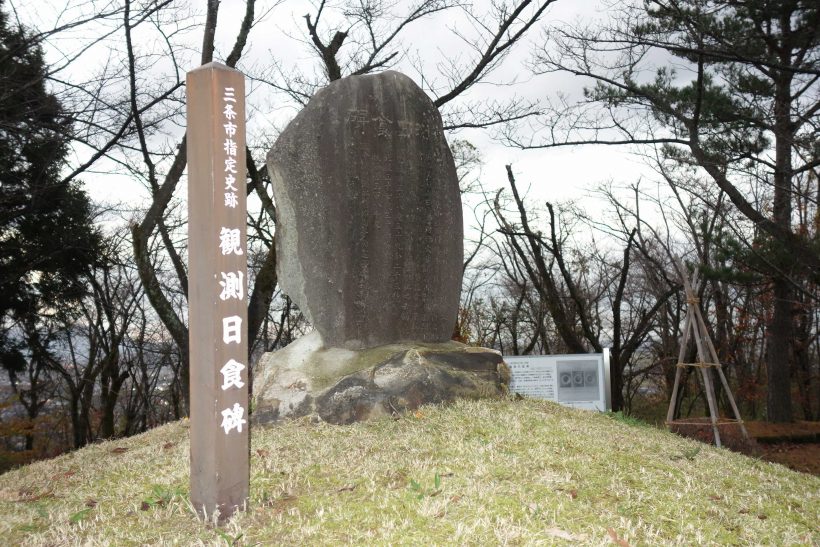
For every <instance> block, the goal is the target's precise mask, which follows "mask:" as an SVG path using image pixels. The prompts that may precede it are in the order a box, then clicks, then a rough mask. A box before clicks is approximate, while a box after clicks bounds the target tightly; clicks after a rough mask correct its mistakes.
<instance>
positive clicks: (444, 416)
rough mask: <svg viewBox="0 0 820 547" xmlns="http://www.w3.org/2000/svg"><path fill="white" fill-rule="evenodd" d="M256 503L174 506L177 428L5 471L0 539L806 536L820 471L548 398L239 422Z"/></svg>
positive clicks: (704, 540)
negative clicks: (220, 510) (218, 521)
mask: <svg viewBox="0 0 820 547" xmlns="http://www.w3.org/2000/svg"><path fill="white" fill-rule="evenodd" d="M252 445H253V447H252V468H251V475H252V477H251V505H250V508H249V510H248V511H247V512H244V513H240V514H239V515H238V516H236V517H235V518H234V519H232V520H231V521H229V522H228V523H227V524H226V525H225V526H223V527H222V528H216V527H214V526H212V525H209V524H204V523H201V522H199V521H198V520H197V519H196V518H195V517H194V514H193V512H192V510H191V507H190V503H189V501H188V499H187V489H188V430H187V424H186V422H184V421H183V422H177V423H173V424H169V425H166V426H163V427H160V428H158V429H155V430H153V431H150V432H148V433H146V434H144V435H140V436H137V437H132V438H129V439H123V440H119V441H114V442H108V443H102V444H97V445H94V446H89V447H87V448H85V449H83V450H79V451H77V452H73V453H70V454H66V455H64V456H61V457H59V458H56V459H54V460H50V461H44V462H38V463H35V464H32V465H30V466H27V467H24V468H21V469H18V470H15V471H12V472H9V473H6V474H5V475H2V476H0V512H2V519H0V537H2V538H3V543H4V544H9V545H17V544H32V545H46V544H48V545H53V544H66V542H68V544H77V543H81V544H91V545H100V544H105V545H108V544H110V545H129V544H174V543H178V544H183V545H188V544H192V543H196V542H202V543H205V544H223V545H224V544H226V543H227V544H235V545H253V544H259V543H261V544H264V545H277V544H294V543H297V542H299V543H304V544H306V545H317V544H325V545H338V544H350V543H353V544H361V545H372V544H412V545H430V544H437V545H442V544H446V545H464V544H482V545H486V544H544V543H546V544H552V543H573V544H577V543H582V544H605V543H607V542H612V543H614V544H617V545H627V544H630V545H637V544H654V545H659V544H665V545H668V544H683V545H693V544H699V543H701V544H709V543H712V544H730V543H735V544H736V543H740V544H755V545H759V544H805V545H811V544H815V545H816V544H817V543H818V542H820V530H819V529H818V522H820V478H817V477H813V476H810V475H805V474H801V473H797V472H793V471H790V470H788V469H786V468H784V467H781V466H779V465H776V464H770V463H766V462H763V461H759V460H754V459H750V458H747V457H745V456H742V455H739V454H735V453H732V452H728V451H726V450H722V449H716V448H713V447H710V446H707V445H703V444H699V443H697V442H694V441H690V440H686V439H682V438H679V437H676V436H674V435H672V434H669V433H667V432H665V431H661V430H659V429H655V428H652V427H647V426H641V425H630V424H628V423H624V422H623V421H619V420H617V419H615V418H613V417H611V416H606V415H601V414H593V413H586V412H584V411H576V410H570V409H567V408H563V407H560V406H558V405H556V404H554V403H550V402H543V401H533V400H525V401H481V402H460V403H458V404H455V405H452V406H449V407H445V408H434V407H430V408H425V409H423V410H421V411H419V412H417V413H415V414H413V415H408V416H406V417H403V418H400V419H396V420H390V419H386V420H383V421H378V422H373V423H367V424H357V425H353V426H330V425H326V424H312V423H310V421H309V420H304V421H298V422H292V423H288V424H285V425H282V426H277V427H266V428H262V427H255V428H253V430H252Z"/></svg>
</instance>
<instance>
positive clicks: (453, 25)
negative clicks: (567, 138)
mask: <svg viewBox="0 0 820 547" xmlns="http://www.w3.org/2000/svg"><path fill="white" fill-rule="evenodd" d="M106 3H107V2H95V3H94V4H95V6H96V9H103V8H104V6H105V4H106ZM84 4H85V2H84V1H83V0H73V1H66V0H64V1H60V0H43V1H37V2H32V1H30V0H7V8H9V9H13V10H14V11H16V13H17V15H18V16H19V18H20V20H21V21H22V22H23V23H24V24H26V25H29V26H32V27H35V28H47V27H48V26H49V25H53V24H55V23H57V22H58V17H59V20H60V21H62V22H65V21H67V20H71V19H72V18H76V17H78V16H79V15H80V13H81V12H82V11H85V12H87V11H88V7H87V6H86V7H83V8H82V9H80V8H78V7H77V6H80V5H84ZM488 4H489V3H488V2H485V1H484V0H480V1H477V2H475V3H474V4H473V7H472V9H471V12H473V13H482V12H483V11H484V10H486V9H488ZM204 5H205V0H197V1H193V0H192V1H191V2H189V4H188V8H187V10H188V11H189V12H190V13H191V14H193V18H192V19H190V20H184V23H181V24H180V27H179V29H178V34H177V35H176V36H175V37H174V39H175V40H176V41H177V43H178V44H179V45H180V46H181V47H179V50H180V51H179V59H180V60H181V65H182V66H183V68H184V69H185V70H190V69H193V68H195V66H196V63H197V62H198V56H199V48H200V47H201V46H200V44H201V40H202V28H203V26H204V25H203V23H204V19H203V15H204V11H205V9H204ZM257 5H258V7H257V14H258V15H261V14H265V16H264V18H263V19H262V20H261V21H260V22H258V23H257V24H256V26H255V27H254V29H253V30H252V32H251V34H250V37H249V40H248V46H247V47H246V50H245V54H244V56H243V59H242V61H241V63H240V67H239V68H243V67H247V70H248V71H249V72H250V71H252V70H258V69H260V67H262V68H263V67H265V66H266V65H269V64H270V62H271V59H272V58H276V59H278V60H279V61H280V62H281V63H282V64H283V66H286V67H288V66H292V67H294V69H295V68H301V69H302V70H305V71H311V70H313V69H312V68H311V67H312V66H315V61H316V57H315V53H313V52H312V51H311V50H310V48H309V47H308V46H306V44H305V43H304V40H305V30H304V19H303V16H304V15H305V14H306V13H315V8H314V7H312V5H311V3H310V2H307V1H305V0H284V1H283V2H281V3H280V4H278V5H275V6H274V4H273V2H270V1H268V2H266V1H259V2H258V4H257ZM403 5H406V3H402V1H400V2H399V3H398V4H397V6H400V7H401V6H403ZM66 6H68V8H69V9H68V10H64V8H65V7H66ZM244 7H245V2H244V0H222V2H221V6H220V12H219V25H218V33H217V40H216V43H217V55H216V58H218V59H221V58H224V56H225V55H226V53H227V51H229V49H230V47H231V45H232V43H233V39H234V36H235V34H236V31H237V29H238V27H239V23H240V21H241V17H242V15H243V12H244ZM269 8H272V9H271V10H270V11H269ZM182 15H185V12H184V11H183V12H182V13H180V17H181V16H182ZM604 16H605V11H604V9H603V7H602V6H601V4H600V3H599V2H598V1H596V0H560V1H558V2H557V3H556V4H554V5H553V6H551V7H550V8H549V10H548V11H547V14H546V16H545V17H544V18H543V22H542V24H541V28H543V27H544V26H545V25H548V24H554V23H556V22H560V21H564V22H569V21H573V20H583V21H590V20H592V19H593V18H597V17H604ZM326 19H327V20H326V23H327V25H326V26H325V27H324V31H325V33H328V32H329V31H330V29H331V26H332V25H331V23H332V22H333V21H332V19H329V18H326ZM541 28H539V29H536V30H533V31H531V33H530V34H529V36H528V38H527V39H525V40H524V41H523V42H522V43H520V44H518V46H517V47H516V49H515V50H514V51H513V52H512V53H511V55H510V56H509V57H508V58H507V59H506V60H505V62H504V64H503V65H502V67H501V69H500V70H497V71H496V72H494V73H493V74H492V76H491V77H490V81H489V82H487V83H485V84H482V85H480V86H476V87H475V88H474V89H472V90H471V91H470V95H469V97H470V98H471V99H481V100H492V99H494V98H503V97H509V96H510V94H511V88H510V87H509V86H507V85H501V84H506V83H508V82H516V84H515V86H514V92H515V94H516V95H517V96H519V97H521V98H522V99H532V100H542V99H544V98H548V97H550V96H554V95H555V93H557V92H559V91H560V92H563V93H566V94H568V95H570V96H574V95H577V94H578V93H579V92H580V90H581V89H582V86H583V85H584V84H585V82H583V81H582V80H581V79H580V78H576V77H572V76H569V75H549V76H537V77H535V76H532V75H531V73H530V71H529V69H528V67H527V62H528V61H529V60H530V58H531V55H532V51H533V49H534V48H535V47H537V46H538V45H539V44H541V43H543V40H542V30H541ZM89 29H90V27H85V28H83V29H82V30H81V31H80V32H81V34H72V33H65V34H63V35H61V36H60V37H59V39H56V40H52V41H50V42H49V44H48V46H47V49H46V53H47V58H48V60H49V62H50V63H52V64H53V63H59V62H60V60H61V59H62V58H64V56H65V55H66V52H68V51H73V50H77V49H78V48H79V47H80V46H78V44H83V43H86V42H87V41H88V38H89V37H90V36H89V32H90V30H89ZM453 29H455V30H458V31H460V32H462V33H464V34H468V35H469V32H470V28H469V25H468V21H467V20H466V19H464V18H461V19H459V18H455V19H453V18H452V12H445V13H444V14H442V15H439V16H436V17H433V18H430V19H427V20H424V21H420V22H417V23H415V24H414V25H412V26H411V27H410V28H409V29H408V31H407V33H406V34H405V38H404V40H403V44H404V45H405V46H406V47H407V51H409V52H410V53H411V54H412V55H417V56H418V57H419V58H420V59H421V62H419V61H415V60H413V59H410V58H407V57H405V58H404V59H402V60H401V61H400V62H399V63H398V64H397V65H396V66H395V67H394V68H395V69H397V70H400V71H403V72H405V73H406V74H408V75H409V76H410V77H412V78H414V79H415V80H417V82H418V81H420V79H421V74H422V73H423V74H424V77H426V78H431V77H433V76H434V75H435V72H436V70H437V67H438V64H439V63H442V62H443V60H444V59H446V58H452V57H453V56H462V58H464V59H465V60H466V59H469V55H470V51H469V48H468V47H467V46H466V45H465V44H464V43H463V42H462V41H460V40H459V38H458V37H456V36H455V35H454V34H453V33H452V32H451V30H453ZM100 30H101V29H100V28H99V27H98V28H97V30H95V31H94V32H99V31H100ZM320 30H322V29H321V28H320ZM334 30H335V29H334ZM92 34H93V32H92ZM137 39H138V40H139V39H143V40H144V42H143V43H144V45H143V46H138V47H144V48H152V47H159V46H157V44H156V43H153V44H152V43H150V41H151V40H155V39H156V38H151V37H149V36H148V35H147V34H146V35H139V36H137ZM112 40H114V41H113V42H112V41H108V42H102V43H100V44H98V45H96V46H94V47H93V48H91V49H89V50H88V51H86V52H85V53H84V54H83V56H82V62H75V63H73V64H72V65H71V66H70V67H69V69H68V70H66V71H65V72H64V73H62V74H61V78H63V79H67V80H74V81H81V79H82V77H83V73H84V72H88V71H91V72H93V71H94V70H97V69H98V68H99V65H100V64H101V63H104V62H105V61H106V59H108V58H109V55H108V53H109V50H110V49H111V48H112V47H116V46H117V43H116V42H117V41H120V42H121V41H122V37H121V33H119V34H117V35H116V36H114V37H113V38H112ZM145 40H147V41H145ZM186 64H187V65H190V66H185V65H186ZM161 65H162V63H158V67H161ZM158 70H161V68H158ZM160 77H161V76H160ZM248 88H249V91H250V92H251V97H250V98H249V116H250V117H251V119H250V120H249V131H250V132H251V133H256V134H257V135H258V134H259V133H260V132H262V133H264V134H265V136H267V135H268V134H275V128H280V129H281V128H282V127H283V126H284V124H286V123H287V121H288V120H289V119H291V118H292V117H293V116H294V115H295V114H296V112H297V109H296V108H295V107H294V105H293V103H288V102H286V101H284V100H283V98H281V97H278V98H277V97H272V96H271V94H270V93H269V92H268V89H267V88H265V86H262V85H258V84H253V83H252V82H249V85H248ZM277 101H278V102H277ZM170 132H171V133H174V132H175V133H176V135H171V138H170V139H169V142H171V141H173V140H174V138H178V136H179V135H181V133H182V128H177V129H176V130H172V131H170ZM273 136H275V135H271V138H272V137H273ZM450 138H460V139H467V140H469V141H470V142H471V143H473V144H474V145H476V146H477V147H478V148H479V150H480V153H481V155H482V158H483V160H484V165H483V167H482V173H481V180H482V181H483V183H484V185H485V186H486V187H488V188H492V187H497V186H499V185H504V184H506V173H505V169H504V166H505V165H506V164H513V166H514V169H515V172H516V173H517V176H518V179H519V182H520V183H521V184H522V185H523V186H526V185H530V184H531V185H532V188H533V192H532V195H533V196H534V197H536V198H537V199H538V200H542V199H549V200H553V201H560V200H566V199H576V200H583V199H586V196H587V195H588V191H589V189H590V188H592V187H594V186H595V185H596V184H598V183H601V182H604V181H608V180H614V181H616V182H623V183H630V182H633V181H634V180H636V179H637V178H639V177H641V176H642V175H644V176H646V175H647V174H648V170H647V169H646V168H645V167H643V165H642V162H641V161H640V159H638V158H637V157H636V156H633V155H630V154H629V153H628V151H627V150H625V149H619V148H612V147H603V146H597V147H583V148H560V149H554V150H530V151H521V150H516V149H512V148H509V147H505V146H503V145H501V144H499V143H498V142H496V141H494V140H493V139H492V138H491V135H490V134H488V132H487V131H480V130H462V131H459V132H457V133H456V134H451V135H450ZM249 142H253V140H252V139H251V138H249ZM87 153H88V151H87V150H86V151H83V150H82V149H78V150H77V160H80V159H82V157H83V156H84V155H85V154H87ZM99 168H100V169H99V170H98V171H97V172H95V173H93V174H86V175H84V176H83V179H84V181H85V183H86V185H87V189H88V191H89V193H90V194H91V195H92V197H93V198H94V199H96V200H103V201H112V200H113V201H116V200H120V199H128V200H129V201H132V202H133V201H138V200H141V199H145V198H146V197H147V194H146V192H145V190H144V188H142V187H141V186H140V185H139V184H137V183H134V182H132V181H129V180H128V178H127V177H124V176H117V175H114V174H112V173H111V172H110V171H106V169H107V168H106V165H105V164H100V166H99ZM100 171H102V172H100ZM111 171H113V169H112V170H111Z"/></svg>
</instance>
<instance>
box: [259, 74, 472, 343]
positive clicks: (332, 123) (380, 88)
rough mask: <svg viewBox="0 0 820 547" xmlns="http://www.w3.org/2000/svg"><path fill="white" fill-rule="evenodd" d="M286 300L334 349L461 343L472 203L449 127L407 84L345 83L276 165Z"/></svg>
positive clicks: (317, 101)
mask: <svg viewBox="0 0 820 547" xmlns="http://www.w3.org/2000/svg"><path fill="white" fill-rule="evenodd" d="M268 169H269V171H270V174H271V177H272V180H273V191H274V197H275V199H276V204H277V219H276V220H277V225H276V229H277V233H276V245H277V259H278V264H277V272H278V276H279V283H280V284H281V286H282V289H283V291H284V292H285V293H286V294H288V295H289V296H290V297H291V299H292V300H293V301H294V302H295V303H296V304H297V305H298V306H299V308H300V309H301V310H302V311H303V312H304V313H305V314H306V315H307V317H308V318H309V319H310V321H311V322H312V323H313V325H314V326H315V327H316V329H317V330H318V331H319V333H320V335H321V338H322V341H323V343H324V345H325V347H339V348H347V349H358V348H368V347H374V346H379V345H383V344H391V343H396V342H403V341H417V342H442V341H446V340H449V339H450V336H451V333H452V329H453V325H454V323H455V320H456V314H457V312H458V302H459V293H460V289H461V272H462V260H463V248H462V217H461V199H460V194H459V189H458V181H457V178H456V171H455V166H454V164H453V158H452V155H451V154H450V150H449V148H448V146H447V142H446V140H445V138H444V133H443V131H442V125H441V118H440V116H439V113H438V111H437V110H436V108H435V106H434V105H433V103H432V102H431V101H430V99H429V98H428V97H427V95H426V94H425V93H424V92H423V91H422V90H421V89H420V88H419V87H418V86H417V85H416V84H415V83H414V82H413V81H412V80H411V79H410V78H408V77H407V76H404V75H403V74H399V73H397V72H384V73H382V74H378V75H371V76H351V77H348V78H344V79H341V80H338V81H336V82H333V83H332V84H330V85H329V86H327V87H326V88H324V89H322V90H321V91H319V92H318V93H316V95H315V96H314V97H313V98H312V99H311V100H310V102H309V103H308V105H307V107H306V108H304V109H303V110H302V111H301V112H300V113H299V114H298V115H297V116H296V118H295V119H294V120H293V121H292V122H291V123H290V124H289V125H288V127H287V128H286V129H285V130H284V131H283V132H282V134H281V136H280V137H279V139H278V140H277V141H276V144H275V145H274V146H273V148H272V149H271V151H270V153H269V154H268Z"/></svg>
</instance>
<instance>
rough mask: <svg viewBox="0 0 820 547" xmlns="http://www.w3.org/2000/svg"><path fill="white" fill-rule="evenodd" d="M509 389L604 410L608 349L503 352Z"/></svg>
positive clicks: (607, 402)
mask: <svg viewBox="0 0 820 547" xmlns="http://www.w3.org/2000/svg"><path fill="white" fill-rule="evenodd" d="M504 362H505V363H507V365H508V366H509V367H510V372H511V373H512V380H511V381H510V391H511V392H513V393H518V394H519V395H524V396H527V397H535V398H538V399H549V400H550V401H556V402H558V403H561V404H562V405H566V406H571V407H574V408H583V409H586V410H597V411H599V412H604V411H607V410H610V409H611V408H612V404H611V402H610V397H609V392H610V382H609V350H608V349H605V350H604V353H580V354H574V355H505V356H504Z"/></svg>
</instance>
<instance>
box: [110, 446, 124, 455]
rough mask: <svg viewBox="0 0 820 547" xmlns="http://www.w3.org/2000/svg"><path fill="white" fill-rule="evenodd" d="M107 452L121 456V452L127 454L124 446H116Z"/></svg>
mask: <svg viewBox="0 0 820 547" xmlns="http://www.w3.org/2000/svg"><path fill="white" fill-rule="evenodd" d="M109 452H111V453H112V454H122V453H123V452H128V449H127V448H126V447H124V446H118V447H117V448H112V449H111V450H109Z"/></svg>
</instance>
